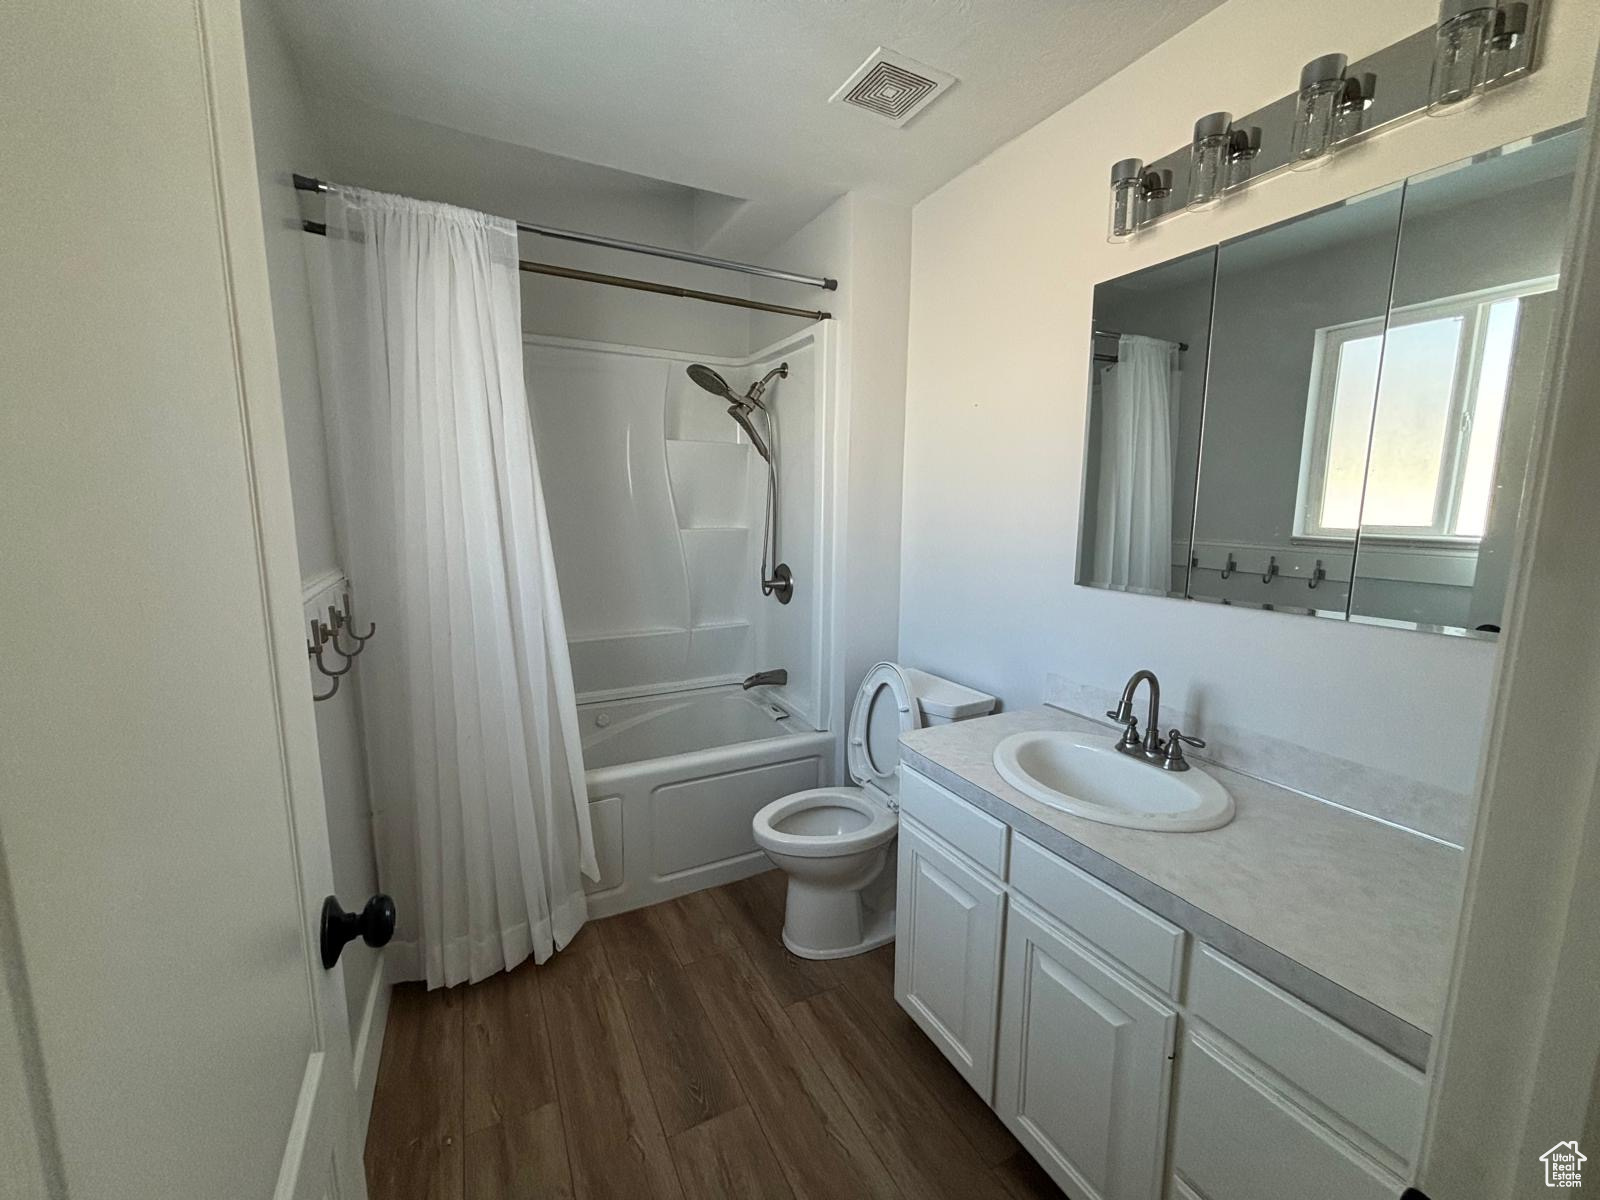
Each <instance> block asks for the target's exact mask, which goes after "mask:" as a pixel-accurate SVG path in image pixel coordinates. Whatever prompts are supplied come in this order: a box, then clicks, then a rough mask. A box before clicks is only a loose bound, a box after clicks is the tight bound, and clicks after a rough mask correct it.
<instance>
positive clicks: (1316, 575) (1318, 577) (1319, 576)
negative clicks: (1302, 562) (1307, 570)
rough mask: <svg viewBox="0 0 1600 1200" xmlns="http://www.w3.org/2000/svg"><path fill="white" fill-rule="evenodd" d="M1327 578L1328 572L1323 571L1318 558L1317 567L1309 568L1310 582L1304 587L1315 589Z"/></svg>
mask: <svg viewBox="0 0 1600 1200" xmlns="http://www.w3.org/2000/svg"><path fill="white" fill-rule="evenodd" d="M1327 577H1328V572H1327V571H1326V570H1324V569H1323V566H1322V560H1321V559H1320V558H1319V559H1317V565H1316V566H1314V567H1312V568H1311V580H1310V582H1309V583H1307V584H1306V586H1307V587H1309V588H1315V587H1316V586H1317V584H1319V583H1321V582H1322V581H1323V580H1324V579H1326V578H1327Z"/></svg>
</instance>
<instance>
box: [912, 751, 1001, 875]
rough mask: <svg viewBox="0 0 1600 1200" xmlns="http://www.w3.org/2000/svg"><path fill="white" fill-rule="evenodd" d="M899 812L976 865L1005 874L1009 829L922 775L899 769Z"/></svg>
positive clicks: (995, 872)
mask: <svg viewBox="0 0 1600 1200" xmlns="http://www.w3.org/2000/svg"><path fill="white" fill-rule="evenodd" d="M900 811H901V812H907V813H910V814H911V815H912V816H913V817H915V818H916V819H917V820H919V821H921V822H922V823H923V825H925V826H927V827H928V828H929V829H931V830H933V832H934V833H937V834H938V835H939V836H940V837H942V838H943V839H944V840H945V841H947V842H949V843H950V844H951V845H952V846H954V847H955V848H956V849H957V850H959V851H961V853H963V854H965V855H966V856H967V857H968V858H970V859H971V860H972V861H973V862H975V863H977V864H978V865H979V866H981V867H984V868H986V869H987V870H989V871H992V872H994V874H995V875H996V876H997V877H998V878H1000V879H1004V878H1005V877H1006V841H1007V839H1008V838H1009V836H1010V834H1011V830H1010V829H1009V828H1008V827H1007V826H1006V825H1005V823H1004V822H1003V821H997V820H995V819H994V818H993V817H991V816H990V815H989V814H988V813H986V812H981V811H979V810H978V809H976V808H974V807H973V806H972V805H970V804H968V803H967V802H966V801H965V800H963V799H962V798H961V797H960V796H958V795H956V794H955V793H954V792H952V791H950V790H949V789H948V788H943V787H940V786H939V785H938V784H937V783H935V782H933V780H931V779H929V778H928V777H927V776H925V775H919V774H917V773H916V772H915V771H912V770H909V769H908V768H905V767H902V768H900Z"/></svg>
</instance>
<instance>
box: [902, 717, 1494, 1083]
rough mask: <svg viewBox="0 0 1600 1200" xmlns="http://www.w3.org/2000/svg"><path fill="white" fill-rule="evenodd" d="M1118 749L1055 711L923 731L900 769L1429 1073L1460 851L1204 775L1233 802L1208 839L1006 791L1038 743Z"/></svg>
mask: <svg viewBox="0 0 1600 1200" xmlns="http://www.w3.org/2000/svg"><path fill="white" fill-rule="evenodd" d="M1036 729H1063V730H1070V731H1072V732H1079V733H1081V732H1093V733H1099V734H1103V735H1104V736H1105V737H1106V738H1107V740H1108V741H1109V740H1111V739H1112V738H1113V737H1114V734H1113V731H1112V730H1111V729H1110V728H1109V727H1108V726H1106V725H1104V724H1102V723H1100V722H1097V721H1091V720H1089V719H1087V718H1084V717H1080V716H1077V715H1075V714H1073V713H1068V712H1063V711H1061V710H1059V709H1054V708H1031V709H1026V710H1023V711H1020V712H1013V713H1002V714H1000V715H998V716H993V717H983V718H979V719H977V720H972V721H962V722H958V723H956V724H953V725H942V726H936V727H930V728H925V729H918V730H914V731H912V732H910V733H907V734H904V735H903V736H902V737H901V744H902V754H901V761H902V762H903V763H905V764H906V765H907V766H909V767H911V768H913V769H914V770H917V771H920V772H921V773H922V774H924V775H926V776H927V777H928V778H930V779H932V780H934V781H935V782H936V783H940V784H943V785H944V786H945V787H947V788H949V789H950V790H951V791H953V792H955V793H956V794H957V795H959V796H961V797H962V798H963V799H966V800H968V801H969V802H971V803H973V804H975V805H976V806H977V807H979V808H981V809H983V810H984V811H985V812H988V813H989V814H991V815H992V816H994V817H996V818H998V819H999V820H1001V821H1004V822H1005V823H1006V824H1007V825H1009V826H1011V827H1012V828H1013V829H1014V830H1016V831H1017V832H1018V833H1020V834H1022V835H1023V836H1025V837H1028V838H1031V839H1032V840H1033V841H1036V842H1038V843H1039V844H1040V845H1043V846H1044V847H1046V848H1047V849H1049V850H1051V851H1053V852H1055V853H1056V854H1059V855H1061V856H1062V857H1063V858H1065V859H1067V860H1068V861H1070V862H1071V863H1073V864H1074V865H1075V866H1078V867H1080V868H1082V869H1083V870H1085V871H1088V872H1089V873H1090V874H1091V875H1094V876H1095V877H1096V878H1098V879H1100V880H1102V881H1103V882H1105V883H1107V884H1109V885H1110V886H1112V887H1114V888H1116V889H1117V890H1119V891H1121V892H1122V893H1123V894H1124V895H1127V896H1128V897H1129V898H1130V899H1133V900H1136V901H1138V902H1139V903H1141V904H1143V905H1144V906H1145V907H1147V908H1149V909H1151V910H1152V911H1154V912H1156V913H1159V914H1160V915H1161V916H1163V917H1165V918H1167V919H1168V920H1169V921H1171V922H1173V924H1175V925H1178V926H1180V927H1181V928H1183V929H1186V930H1188V931H1189V932H1190V933H1191V934H1193V935H1194V936H1195V937H1197V938H1199V939H1200V940H1201V941H1204V942H1206V943H1208V944H1210V945H1212V946H1215V947H1216V948H1217V949H1218V950H1220V951H1222V952H1223V953H1224V954H1226V955H1228V956H1229V957H1230V958H1233V959H1234V960H1235V961H1237V962H1239V963H1241V964H1243V965H1244V966H1246V967H1249V968H1250V969H1251V970H1253V971H1255V972H1256V973H1257V974H1259V975H1261V976H1263V977H1264V978H1266V979H1268V980H1270V981H1271V982H1273V983H1275V984H1277V985H1278V986H1279V987H1281V988H1282V989H1283V990H1284V991H1286V992H1289V993H1290V994H1291V995H1294V996H1297V997H1299V998H1300V999H1301V1000H1304V1001H1305V1002H1306V1003H1307V1004H1310V1005H1311V1006H1312V1007H1314V1008H1317V1009H1320V1010H1321V1011H1323V1012H1325V1013H1327V1014H1328V1015H1329V1016H1331V1017H1333V1018H1334V1019H1336V1020H1338V1021H1340V1022H1342V1023H1343V1024H1345V1025H1347V1026H1349V1027H1350V1028H1351V1029H1354V1030H1355V1031H1357V1032H1358V1033H1361V1034H1363V1035H1364V1036H1366V1037H1368V1038H1370V1039H1372V1040H1373V1041H1375V1042H1377V1043H1378V1044H1379V1045H1381V1046H1383V1047H1384V1048H1386V1049H1388V1050H1389V1051H1391V1052H1392V1053H1393V1054H1395V1055H1396V1056H1398V1057H1400V1058H1403V1059H1405V1060H1406V1061H1408V1062H1411V1063H1413V1064H1414V1065H1416V1066H1419V1067H1421V1066H1425V1065H1426V1062H1427V1054H1428V1046H1429V1043H1430V1041H1431V1039H1432V1035H1433V1033H1434V1032H1435V1030H1436V1028H1437V1026H1438V1021H1439V1016H1440V1013H1441V1010H1442V1009H1443V1006H1444V997H1445V990H1446V986H1447V982H1448V979H1449V970H1450V956H1451V945H1452V941H1453V937H1454V930H1455V920H1456V914H1457V912H1458V910H1459V906H1460V889H1461V879H1462V872H1463V869H1464V859H1463V857H1462V853H1461V851H1459V850H1457V849H1455V848H1454V847H1451V846H1447V845H1443V844H1441V843H1439V842H1436V841H1432V840H1430V839H1428V838H1425V837H1420V836H1418V835H1416V834H1414V833H1411V832H1409V831H1407V830H1403V829H1399V828H1396V827H1394V826H1391V825H1385V824H1383V823H1382V822H1379V821H1375V820H1372V819H1371V818H1368V817H1365V816H1362V815H1360V814H1357V813H1353V812H1350V811H1348V810H1346V809H1342V808H1339V807H1337V806H1335V805H1331V804H1326V803H1324V802H1322V801H1320V800H1315V799H1313V798H1311V797H1309V796H1305V795H1302V794H1301V793H1298V792H1292V791H1288V790H1286V789H1284V788H1281V787H1277V786H1275V785H1273V784H1270V783H1264V782H1262V781H1261V780H1258V779H1253V778H1251V777H1249V776H1247V775H1241V774H1239V773H1237V772H1235V771H1230V770H1228V769H1226V768H1224V767H1220V766H1217V765H1216V764H1214V763H1206V762H1201V763H1199V765H1200V766H1201V767H1202V769H1204V770H1205V771H1206V772H1207V773H1208V774H1210V775H1212V776H1214V777H1215V778H1216V779H1218V780H1219V781H1220V782H1221V783H1222V784H1223V786H1224V787H1226V788H1227V789H1228V790H1229V791H1230V792H1231V793H1232V794H1233V798H1234V804H1235V808H1236V813H1235V816H1234V819H1233V821H1232V822H1231V823H1229V824H1228V825H1225V826H1223V827H1222V828H1221V829H1215V830H1211V831H1209V832H1206V833H1156V832H1151V831H1148V830H1141V829H1122V828H1119V827H1117V826H1114V825H1102V824H1099V823H1098V822H1095V821H1089V820H1085V819H1083V818H1081V817H1074V816H1071V815H1069V814H1067V813H1064V812H1060V811H1058V810H1056V809H1053V808H1050V807H1049V806H1048V805H1044V804H1040V803H1039V802H1038V801H1036V800H1033V799H1030V798H1029V797H1027V796H1025V795H1023V794H1022V793H1021V792H1019V791H1018V790H1017V789H1016V788H1014V787H1012V786H1011V785H1010V784H1008V783H1006V782H1005V780H1003V779H1001V778H1000V775H999V773H998V772H997V771H996V770H995V769H994V763H993V758H992V756H993V754H994V748H995V746H996V745H997V744H998V743H999V742H1000V740H1001V739H1002V738H1005V737H1007V736H1009V735H1010V734H1013V733H1019V732H1022V731H1024V730H1036Z"/></svg>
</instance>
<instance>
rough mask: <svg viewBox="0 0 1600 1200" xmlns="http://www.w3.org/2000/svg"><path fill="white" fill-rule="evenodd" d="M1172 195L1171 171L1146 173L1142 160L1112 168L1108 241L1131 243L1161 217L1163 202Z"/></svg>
mask: <svg viewBox="0 0 1600 1200" xmlns="http://www.w3.org/2000/svg"><path fill="white" fill-rule="evenodd" d="M1171 194H1172V173H1171V172H1170V171H1146V170H1145V169H1144V161H1143V160H1142V159H1138V158H1125V159H1123V160H1122V161H1121V162H1119V163H1117V164H1116V165H1115V166H1113V167H1112V168H1111V226H1110V229H1109V230H1108V231H1107V233H1106V241H1108V242H1125V241H1127V240H1128V239H1129V238H1131V237H1132V236H1133V235H1134V234H1136V233H1138V232H1139V230H1140V229H1141V228H1142V227H1143V226H1145V225H1148V224H1149V223H1150V221H1151V220H1152V219H1153V218H1154V217H1156V216H1158V215H1160V214H1159V211H1158V209H1159V207H1160V204H1161V201H1163V200H1165V199H1166V198H1167V197H1168V196H1170V195H1171Z"/></svg>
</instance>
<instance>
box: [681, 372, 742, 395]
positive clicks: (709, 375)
mask: <svg viewBox="0 0 1600 1200" xmlns="http://www.w3.org/2000/svg"><path fill="white" fill-rule="evenodd" d="M689 378H690V379H692V380H694V381H695V382H696V383H697V384H699V385H700V386H701V387H703V388H705V390H706V391H708V392H710V393H711V394H712V395H713V396H721V397H722V398H723V399H724V400H727V401H730V402H731V403H734V404H738V403H741V401H740V399H739V397H738V395H736V394H735V393H734V390H733V388H731V387H730V386H728V381H727V380H726V379H724V378H723V377H722V376H721V375H719V374H717V372H715V371H713V370H712V369H711V368H710V367H708V366H706V365H705V364H704V363H690V364H689Z"/></svg>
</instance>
